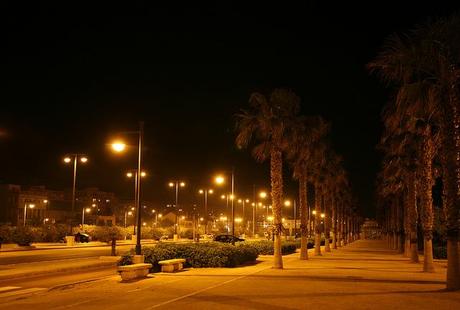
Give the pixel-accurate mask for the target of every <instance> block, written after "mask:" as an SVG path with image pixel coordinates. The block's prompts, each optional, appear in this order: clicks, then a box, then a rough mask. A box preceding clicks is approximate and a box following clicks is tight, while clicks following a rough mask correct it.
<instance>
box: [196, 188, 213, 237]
mask: <svg viewBox="0 0 460 310" xmlns="http://www.w3.org/2000/svg"><path fill="white" fill-rule="evenodd" d="M198 193H199V194H200V195H204V219H205V222H204V233H205V234H207V233H208V218H209V214H208V195H210V194H213V193H214V190H213V189H212V188H205V189H200V190H199V191H198Z"/></svg>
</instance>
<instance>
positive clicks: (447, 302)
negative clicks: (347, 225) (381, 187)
mask: <svg viewBox="0 0 460 310" xmlns="http://www.w3.org/2000/svg"><path fill="white" fill-rule="evenodd" d="M309 254H310V260H308V261H300V260H299V259H298V257H299V254H298V253H297V254H292V255H288V256H285V257H284V264H285V269H283V270H275V269H271V263H272V257H270V256H264V257H261V258H260V259H259V262H258V263H257V264H254V265H251V266H244V267H239V268H232V269H226V268H218V269H190V270H186V271H184V272H180V273H176V274H162V273H157V274H154V275H153V276H152V277H150V278H147V279H144V280H141V281H137V282H132V283H120V280H119V277H118V276H113V277H110V278H108V279H104V280H101V281H96V282H89V283H84V284H80V285H75V286H72V287H69V288H60V289H58V290H51V291H47V292H43V291H40V292H36V293H34V294H33V295H30V296H27V297H24V296H21V298H20V299H15V297H14V296H11V295H9V296H7V297H6V298H4V300H6V301H8V302H1V301H3V300H1V298H2V294H1V292H0V309H30V308H35V309H72V308H82V307H84V308H85V309H97V308H99V309H100V308H106V309H126V307H130V308H133V309H134V308H135V309H156V308H158V309H184V308H186V309H187V310H190V309H264V310H271V309H273V310H275V309H276V310H279V309H307V308H313V309H417V310H420V309H436V310H441V309H460V292H445V291H444V287H445V284H444V281H445V272H446V269H445V268H446V264H445V261H438V262H436V272H435V273H431V274H426V273H423V272H421V270H422V264H410V263H409V262H408V260H407V259H405V258H402V257H401V256H400V255H398V254H396V253H394V252H392V251H389V250H386V249H384V243H383V242H380V241H357V242H355V243H353V244H350V245H348V246H346V247H343V248H341V249H339V250H334V251H333V252H332V253H326V254H325V255H323V256H321V257H314V256H312V254H313V253H312V252H311V251H310V252H309ZM16 298H17V297H16Z"/></svg>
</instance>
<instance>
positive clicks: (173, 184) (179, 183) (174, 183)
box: [168, 180, 185, 241]
mask: <svg viewBox="0 0 460 310" xmlns="http://www.w3.org/2000/svg"><path fill="white" fill-rule="evenodd" d="M168 186H169V187H171V188H174V189H175V193H176V204H175V205H174V207H175V209H176V212H175V213H176V223H174V241H177V225H178V219H177V216H178V214H177V213H178V212H179V208H178V205H179V188H180V187H185V182H183V181H177V180H175V181H171V182H169V184H168Z"/></svg>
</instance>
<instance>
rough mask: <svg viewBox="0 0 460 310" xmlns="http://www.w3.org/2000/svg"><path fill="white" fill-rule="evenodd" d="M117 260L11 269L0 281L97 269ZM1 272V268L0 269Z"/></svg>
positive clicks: (115, 263) (109, 265)
mask: <svg viewBox="0 0 460 310" xmlns="http://www.w3.org/2000/svg"><path fill="white" fill-rule="evenodd" d="M117 262H118V260H116V261H115V259H110V260H107V259H103V258H101V259H98V260H97V261H92V262H82V264H80V265H74V266H65V265H64V266H55V264H53V266H52V267H51V268H44V269H36V270H30V269H29V270H27V269H25V270H21V269H16V270H15V269H12V270H8V271H10V272H6V273H5V274H3V275H2V274H0V281H5V280H12V279H20V278H26V277H36V276H40V275H45V274H55V273H63V272H70V271H78V270H85V271H86V270H91V269H97V268H101V267H116V266H117ZM0 272H1V270H0Z"/></svg>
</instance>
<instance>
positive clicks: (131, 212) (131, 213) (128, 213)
mask: <svg viewBox="0 0 460 310" xmlns="http://www.w3.org/2000/svg"><path fill="white" fill-rule="evenodd" d="M128 215H129V216H131V215H133V211H128V210H125V228H126V220H127V217H128Z"/></svg>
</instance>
